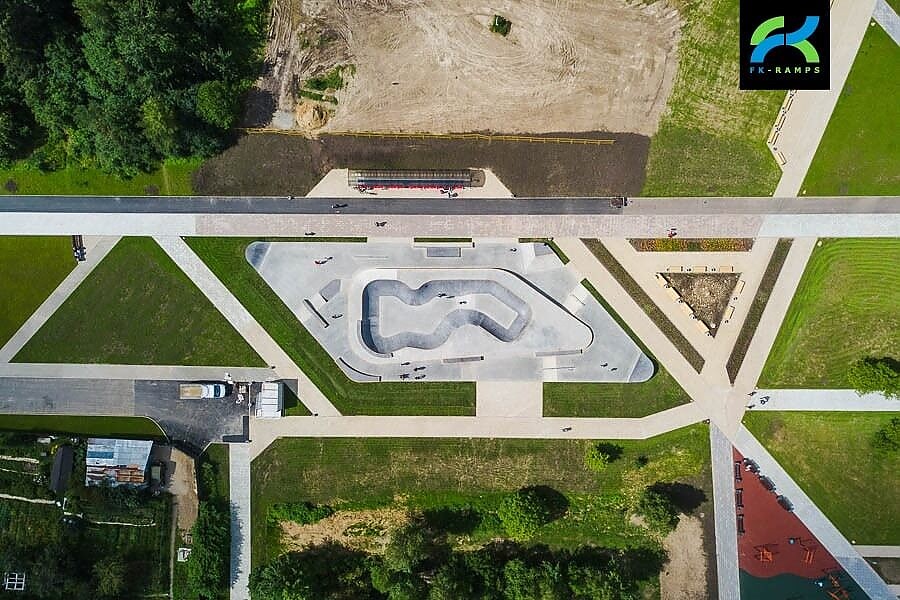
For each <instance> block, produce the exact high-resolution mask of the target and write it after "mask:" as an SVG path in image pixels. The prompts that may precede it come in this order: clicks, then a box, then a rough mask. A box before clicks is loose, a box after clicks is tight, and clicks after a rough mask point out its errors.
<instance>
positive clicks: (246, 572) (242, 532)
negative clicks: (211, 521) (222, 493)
mask: <svg viewBox="0 0 900 600" xmlns="http://www.w3.org/2000/svg"><path fill="white" fill-rule="evenodd" d="M228 489H229V493H230V495H231V600H250V552H251V546H250V540H251V536H250V445H249V444H231V445H229V446H228Z"/></svg>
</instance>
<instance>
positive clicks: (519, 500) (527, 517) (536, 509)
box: [497, 488, 550, 540]
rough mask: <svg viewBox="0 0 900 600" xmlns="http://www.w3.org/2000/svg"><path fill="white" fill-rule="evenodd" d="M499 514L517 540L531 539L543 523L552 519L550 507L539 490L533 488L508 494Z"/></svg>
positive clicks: (508, 531)
mask: <svg viewBox="0 0 900 600" xmlns="http://www.w3.org/2000/svg"><path fill="white" fill-rule="evenodd" d="M497 515H498V516H499V517H500V522H501V523H502V524H503V527H504V529H506V533H508V534H509V536H510V537H511V538H513V539H515V540H528V539H531V538H532V537H534V534H535V533H536V532H537V530H538V528H539V527H540V526H541V525H544V524H545V523H547V522H549V521H550V509H549V508H548V507H547V506H546V505H545V503H544V501H543V498H542V497H541V495H540V494H539V493H538V492H537V490H534V489H531V488H524V489H521V490H518V491H517V492H513V493H512V494H509V495H508V496H506V498H504V499H503V501H502V502H501V503H500V508H499V509H498V510H497Z"/></svg>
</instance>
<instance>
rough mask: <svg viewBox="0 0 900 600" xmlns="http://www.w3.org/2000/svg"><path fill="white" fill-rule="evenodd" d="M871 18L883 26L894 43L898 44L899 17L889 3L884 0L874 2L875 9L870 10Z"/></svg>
mask: <svg viewBox="0 0 900 600" xmlns="http://www.w3.org/2000/svg"><path fill="white" fill-rule="evenodd" d="M872 18H873V19H875V21H876V22H877V23H878V24H879V25H881V27H882V28H884V30H885V31H886V32H887V34H888V35H889V36H891V39H892V40H894V43H896V44H897V45H898V46H900V17H898V16H897V13H896V12H894V9H893V8H891V5H890V4H888V3H887V2H885V0H878V1H877V2H876V3H875V10H874V11H872Z"/></svg>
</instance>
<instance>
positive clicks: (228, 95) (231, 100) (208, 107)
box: [197, 81, 238, 129]
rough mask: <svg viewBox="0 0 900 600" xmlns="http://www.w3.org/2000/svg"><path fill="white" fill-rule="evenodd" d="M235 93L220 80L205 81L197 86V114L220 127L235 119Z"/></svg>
mask: <svg viewBox="0 0 900 600" xmlns="http://www.w3.org/2000/svg"><path fill="white" fill-rule="evenodd" d="M237 113H238V102H237V94H236V93H235V92H234V91H232V90H231V89H229V87H228V86H227V85H226V84H224V83H223V82H221V81H205V82H203V83H201V84H200V86H199V87H198V88H197V114H198V115H199V116H200V118H201V119H203V120H204V121H206V122H207V123H209V124H210V125H215V126H216V127H218V128H220V129H228V128H229V127H231V126H232V125H233V124H234V122H235V121H236V120H237Z"/></svg>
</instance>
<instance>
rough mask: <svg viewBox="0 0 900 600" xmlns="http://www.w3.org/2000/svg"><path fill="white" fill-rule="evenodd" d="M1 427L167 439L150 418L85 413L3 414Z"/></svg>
mask: <svg viewBox="0 0 900 600" xmlns="http://www.w3.org/2000/svg"><path fill="white" fill-rule="evenodd" d="M0 430H3V431H21V432H24V433H38V434H49V433H60V434H70V435H85V436H95V437H115V438H142V439H148V438H153V439H156V440H164V439H166V435H165V434H164V433H163V432H162V430H161V429H160V428H159V426H158V425H157V424H156V423H154V422H153V420H151V419H148V418H147V417H86V416H81V415H0Z"/></svg>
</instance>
